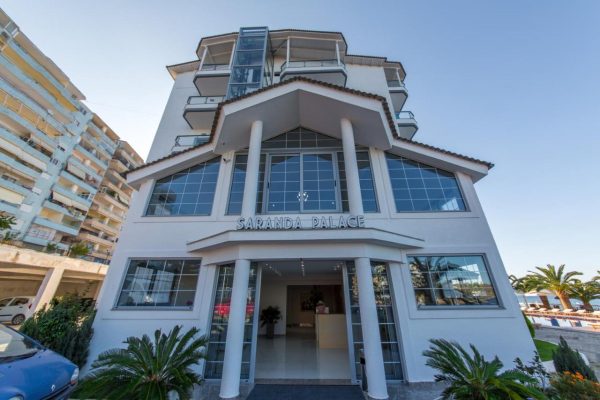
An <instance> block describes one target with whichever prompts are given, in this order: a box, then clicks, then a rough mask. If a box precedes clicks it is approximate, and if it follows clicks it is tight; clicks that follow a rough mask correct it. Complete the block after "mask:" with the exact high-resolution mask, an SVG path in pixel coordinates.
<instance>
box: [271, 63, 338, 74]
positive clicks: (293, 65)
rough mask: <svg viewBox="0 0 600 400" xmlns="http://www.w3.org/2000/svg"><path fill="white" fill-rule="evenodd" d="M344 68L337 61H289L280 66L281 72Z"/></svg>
mask: <svg viewBox="0 0 600 400" xmlns="http://www.w3.org/2000/svg"><path fill="white" fill-rule="evenodd" d="M337 66H340V67H341V68H346V65H345V64H344V63H343V62H342V61H340V62H339V63H338V60H307V61H289V62H284V63H283V64H282V65H281V72H284V71H285V70H286V69H288V68H289V69H291V68H320V67H337Z"/></svg>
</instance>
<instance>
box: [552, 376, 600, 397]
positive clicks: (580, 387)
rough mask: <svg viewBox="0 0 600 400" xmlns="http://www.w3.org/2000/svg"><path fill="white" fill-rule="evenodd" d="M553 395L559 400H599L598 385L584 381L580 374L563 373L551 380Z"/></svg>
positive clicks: (587, 380) (599, 386)
mask: <svg viewBox="0 0 600 400" xmlns="http://www.w3.org/2000/svg"><path fill="white" fill-rule="evenodd" d="M550 383H551V385H552V391H553V393H552V394H553V395H555V396H557V397H558V398H559V399H560V400H597V399H600V384H599V383H597V382H593V381H591V380H589V379H585V378H584V377H583V375H581V374H580V373H575V374H572V373H570V372H563V373H560V374H556V375H555V376H554V377H553V378H552V380H551V382H550Z"/></svg>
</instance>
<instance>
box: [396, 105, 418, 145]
mask: <svg viewBox="0 0 600 400" xmlns="http://www.w3.org/2000/svg"><path fill="white" fill-rule="evenodd" d="M395 117H396V126H397V127H398V135H400V137H403V138H405V139H409V140H410V139H412V138H413V136H415V133H416V132H417V130H418V129H419V126H418V125H417V121H416V120H415V115H414V114H413V113H412V112H411V111H400V112H397V113H395Z"/></svg>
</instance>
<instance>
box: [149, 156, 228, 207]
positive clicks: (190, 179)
mask: <svg viewBox="0 0 600 400" xmlns="http://www.w3.org/2000/svg"><path fill="white" fill-rule="evenodd" d="M219 164H220V158H218V157H217V158H213V159H212V160H209V161H206V162H203V163H201V164H198V165H196V166H194V167H191V168H188V169H186V170H183V171H180V172H178V173H176V174H173V175H171V176H167V177H166V178H163V179H160V180H158V181H156V184H155V185H154V190H153V191H152V196H151V197H150V202H149V203H148V208H147V210H146V215H147V216H169V215H210V213H211V210H212V206H213V200H214V197H215V188H216V186H217V178H218V176H219Z"/></svg>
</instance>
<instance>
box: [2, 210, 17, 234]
mask: <svg viewBox="0 0 600 400" xmlns="http://www.w3.org/2000/svg"><path fill="white" fill-rule="evenodd" d="M16 223H17V219H16V218H15V217H14V216H12V215H8V214H4V213H3V214H0V230H2V231H3V230H5V229H10V228H12V226H13V225H14V224H16Z"/></svg>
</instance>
